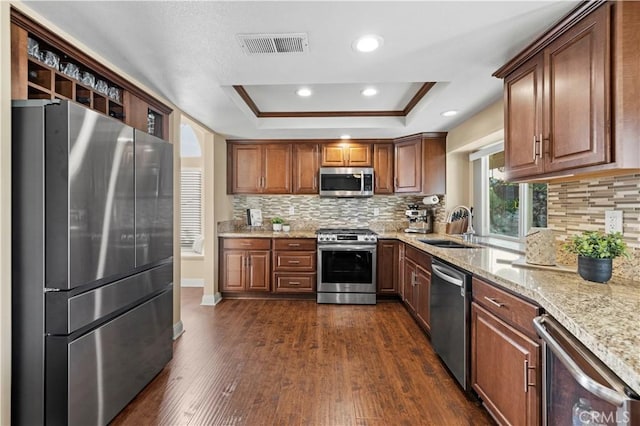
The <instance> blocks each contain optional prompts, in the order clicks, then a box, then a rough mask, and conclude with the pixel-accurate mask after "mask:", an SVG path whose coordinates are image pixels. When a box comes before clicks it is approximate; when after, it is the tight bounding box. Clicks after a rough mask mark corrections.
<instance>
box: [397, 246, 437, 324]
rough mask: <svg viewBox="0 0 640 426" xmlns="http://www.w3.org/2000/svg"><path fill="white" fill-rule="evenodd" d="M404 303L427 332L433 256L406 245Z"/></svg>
mask: <svg viewBox="0 0 640 426" xmlns="http://www.w3.org/2000/svg"><path fill="white" fill-rule="evenodd" d="M402 269H403V277H404V279H403V284H404V293H403V302H404V303H405V305H406V306H407V309H408V310H409V312H410V313H411V314H412V315H413V316H414V317H415V319H416V320H417V322H418V324H419V325H420V326H421V327H422V328H423V329H424V330H426V331H427V332H429V331H430V330H431V327H430V324H429V296H430V292H431V256H429V255H428V254H427V253H424V252H423V251H420V250H418V249H416V248H413V247H410V246H406V245H405V254H404V265H403V268H402Z"/></svg>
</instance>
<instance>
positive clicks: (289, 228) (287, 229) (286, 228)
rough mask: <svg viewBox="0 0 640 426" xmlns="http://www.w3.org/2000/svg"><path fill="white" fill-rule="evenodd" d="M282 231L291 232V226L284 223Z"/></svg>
mask: <svg viewBox="0 0 640 426" xmlns="http://www.w3.org/2000/svg"><path fill="white" fill-rule="evenodd" d="M282 231H284V232H289V231H291V225H289V224H288V223H283V224H282Z"/></svg>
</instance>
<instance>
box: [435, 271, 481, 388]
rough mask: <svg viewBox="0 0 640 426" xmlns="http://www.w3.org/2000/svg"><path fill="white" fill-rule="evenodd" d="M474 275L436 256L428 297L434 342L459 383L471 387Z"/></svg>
mask: <svg viewBox="0 0 640 426" xmlns="http://www.w3.org/2000/svg"><path fill="white" fill-rule="evenodd" d="M470 301H471V274H470V273H469V272H467V271H464V270H462V269H458V268H456V267H454V266H451V265H449V264H446V263H444V262H442V261H440V260H438V259H435V258H434V259H433V262H432V264H431V294H430V298H429V308H430V318H429V320H430V325H431V345H432V346H433V349H434V350H435V351H436V353H437V354H438V355H439V356H440V358H441V359H442V361H444V363H445V365H446V366H447V368H448V369H449V371H451V373H452V374H453V376H454V377H455V378H456V380H457V381H458V383H460V386H462V388H463V389H464V390H469V389H470V385H469V310H470V309H469V307H470Z"/></svg>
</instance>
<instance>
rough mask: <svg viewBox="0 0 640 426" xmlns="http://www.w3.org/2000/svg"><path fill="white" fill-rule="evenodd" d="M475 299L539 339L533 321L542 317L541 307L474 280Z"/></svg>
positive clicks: (472, 285) (498, 315)
mask: <svg viewBox="0 0 640 426" xmlns="http://www.w3.org/2000/svg"><path fill="white" fill-rule="evenodd" d="M471 288H472V292H473V299H474V300H475V301H476V302H477V303H478V304H479V305H481V306H482V307H483V308H485V309H486V310H488V311H489V312H491V313H493V314H494V315H496V316H497V317H499V318H502V319H503V320H505V321H506V322H508V323H509V324H511V325H513V326H514V327H516V328H518V329H520V330H521V331H523V332H525V333H526V334H528V335H529V336H532V337H534V338H536V339H537V335H536V332H535V330H534V329H533V319H534V318H535V317H537V316H538V315H540V311H541V309H540V307H539V306H536V305H534V304H532V303H529V302H527V301H525V300H523V299H520V298H519V297H518V296H514V295H513V294H511V293H507V292H506V291H504V290H500V289H499V288H497V287H495V286H493V285H491V284H489V283H486V282H484V281H481V280H479V279H477V278H475V277H474V278H473V281H472V284H471Z"/></svg>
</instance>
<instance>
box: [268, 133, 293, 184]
mask: <svg viewBox="0 0 640 426" xmlns="http://www.w3.org/2000/svg"><path fill="white" fill-rule="evenodd" d="M262 176H263V180H262V192H263V193H265V194H291V144H269V145H265V146H264V151H263V163H262Z"/></svg>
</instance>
